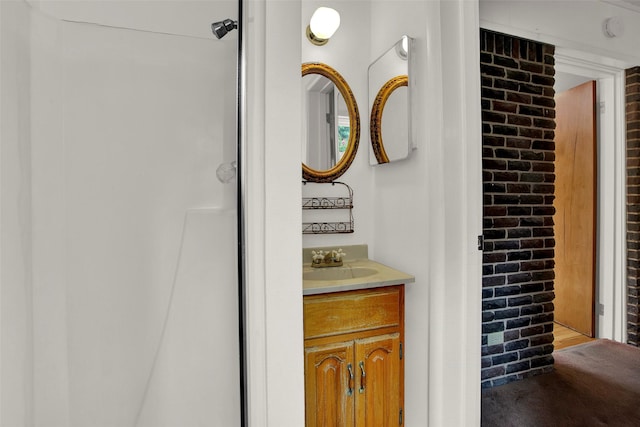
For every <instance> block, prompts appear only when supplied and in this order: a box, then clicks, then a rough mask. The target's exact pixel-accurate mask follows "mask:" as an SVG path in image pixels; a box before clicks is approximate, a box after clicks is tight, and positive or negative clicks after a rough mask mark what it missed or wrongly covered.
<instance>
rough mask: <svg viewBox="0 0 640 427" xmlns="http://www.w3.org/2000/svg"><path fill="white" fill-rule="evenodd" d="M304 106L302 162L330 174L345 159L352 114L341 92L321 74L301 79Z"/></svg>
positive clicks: (309, 75) (308, 75)
mask: <svg viewBox="0 0 640 427" xmlns="http://www.w3.org/2000/svg"><path fill="white" fill-rule="evenodd" d="M302 86H303V88H304V90H303V96H304V98H305V99H304V102H303V103H302V105H303V108H304V114H303V120H304V121H305V123H304V126H303V129H306V132H305V133H306V144H303V145H302V161H303V162H304V163H305V164H306V165H307V166H309V167H310V168H312V169H316V170H328V169H331V168H333V167H335V165H336V164H337V163H338V162H339V161H340V159H342V156H343V155H344V153H345V151H346V150H347V145H348V143H349V129H350V127H349V111H347V104H346V103H345V102H344V98H343V97H342V94H341V93H340V91H339V90H338V89H337V88H336V86H335V85H334V84H333V82H332V81H331V80H329V79H328V78H327V77H325V76H322V75H320V74H307V75H306V76H304V77H303V78H302Z"/></svg>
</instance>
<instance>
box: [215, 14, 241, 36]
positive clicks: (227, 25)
mask: <svg viewBox="0 0 640 427" xmlns="http://www.w3.org/2000/svg"><path fill="white" fill-rule="evenodd" d="M236 28H238V21H233V20H231V19H225V20H224V21H218V22H214V23H213V24H211V31H213V34H215V36H216V37H217V38H219V39H221V38H223V37H224V36H225V35H227V33H228V32H229V31H232V30H235V29H236Z"/></svg>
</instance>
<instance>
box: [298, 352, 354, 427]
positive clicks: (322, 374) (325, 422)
mask: <svg viewBox="0 0 640 427" xmlns="http://www.w3.org/2000/svg"><path fill="white" fill-rule="evenodd" d="M353 356H354V345H353V341H349V342H343V343H336V344H327V345H322V346H317V347H310V348H306V349H305V369H304V372H305V413H306V424H305V425H306V427H355V426H354V394H355V393H356V391H355V390H354V389H355V373H356V371H355V368H356V367H355V365H354V363H353Z"/></svg>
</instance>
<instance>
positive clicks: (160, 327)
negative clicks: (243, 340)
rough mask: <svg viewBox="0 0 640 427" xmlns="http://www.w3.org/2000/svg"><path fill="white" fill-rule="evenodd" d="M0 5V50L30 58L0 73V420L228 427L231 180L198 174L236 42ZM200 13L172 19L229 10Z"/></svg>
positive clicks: (225, 143) (232, 358) (228, 93)
mask: <svg viewBox="0 0 640 427" xmlns="http://www.w3.org/2000/svg"><path fill="white" fill-rule="evenodd" d="M3 3H4V2H3ZM10 3H12V5H11V6H10V7H9V6H5V5H3V6H2V8H3V9H2V20H3V21H2V24H3V28H2V36H3V39H2V40H3V48H4V47H5V46H4V44H5V40H6V37H5V35H6V33H7V31H9V29H6V28H5V26H4V24H5V22H6V21H9V20H15V19H17V18H19V19H21V20H22V21H18V22H22V23H23V24H25V25H24V27H23V28H19V25H17V24H16V28H15V32H14V35H15V44H13V45H11V46H10V47H12V48H13V51H14V52H15V54H16V55H22V56H24V55H25V50H24V47H25V46H26V48H28V49H29V50H30V54H27V55H26V59H25V60H24V61H21V62H20V63H18V64H16V65H12V66H9V65H7V64H8V63H9V62H8V61H9V60H10V59H11V58H7V56H6V55H7V53H8V52H10V51H7V50H6V49H3V52H2V55H3V56H2V62H3V65H2V67H3V68H2V71H3V85H2V96H3V100H4V99H5V94H7V91H12V92H11V93H9V94H10V95H11V96H10V98H9V100H13V101H15V105H10V106H9V107H10V108H13V107H16V106H17V107H20V108H17V110H16V113H15V114H19V115H20V117H22V118H23V119H22V120H17V119H15V117H14V116H15V114H14V115H10V114H9V113H8V112H7V110H6V108H3V112H2V121H3V122H2V129H3V135H2V146H1V152H0V154H1V155H2V157H1V158H2V164H1V165H2V185H3V187H2V189H3V192H2V199H1V203H2V205H1V206H2V213H3V218H2V230H1V232H2V265H1V267H2V283H1V285H2V352H3V353H2V356H3V359H2V368H3V370H2V371H3V372H2V392H3V393H2V420H0V421H1V422H0V424H1V425H3V426H4V425H8V426H9V425H11V426H22V425H31V424H32V423H33V425H36V426H46V427H55V426H92V427H101V426H117V427H120V426H122V427H124V426H135V425H139V426H145V425H148V426H154V427H156V426H161V425H183V426H186V427H191V426H199V425H227V423H229V425H230V424H231V423H234V421H235V420H236V419H237V416H238V410H239V406H238V401H239V398H238V396H239V392H237V389H238V380H237V370H238V366H237V364H238V350H237V308H236V307H237V303H236V300H235V298H236V286H237V283H236V282H237V280H236V278H235V274H236V267H235V235H234V233H233V230H234V229H235V214H234V213H233V209H234V206H235V185H233V184H231V185H223V184H221V183H220V182H219V181H218V180H217V178H216V175H215V169H216V167H217V166H218V165H219V164H220V163H223V162H229V161H232V160H234V159H235V66H236V54H235V36H231V37H228V38H227V40H223V41H218V40H215V38H213V36H211V37H209V36H207V37H200V36H199V35H198V34H176V32H178V33H179V32H180V31H179V30H180V29H179V28H175V27H172V28H168V27H164V28H165V31H162V30H163V27H162V22H155V24H154V26H153V28H149V27H148V25H146V26H145V25H140V26H138V27H139V28H135V27H136V25H135V22H132V21H131V18H130V17H131V13H130V8H129V9H127V7H126V6H128V5H134V4H137V5H139V4H140V3H147V2H59V4H60V5H63V6H64V7H63V9H64V10H63V12H64V13H70V11H72V10H75V9H77V10H79V12H78V14H71V15H69V16H51V11H52V10H54V9H55V7H53V6H55V4H56V3H53V2H52V3H49V4H48V5H47V6H46V7H43V10H40V9H38V7H37V6H38V4H37V3H34V4H35V6H32V7H30V6H29V5H27V4H26V3H23V2H21V1H11V2H10ZM45 3H48V2H45ZM74 3H75V4H77V5H78V6H77V7H76V6H74ZM109 3H111V5H110V8H109V13H106V12H105V10H106V9H104V8H101V7H97V8H96V9H95V10H93V11H91V13H87V12H86V11H85V10H84V9H83V7H84V6H86V5H87V4H94V6H95V5H98V6H100V5H102V6H106V5H107V4H109ZM114 3H116V4H117V3H120V4H121V5H122V10H121V11H118V9H117V6H115V7H114V6H113V4H114ZM169 3H178V2H169ZM193 3H194V4H195V3H198V2H193ZM199 3H202V2H199ZM212 3H213V5H210V7H209V9H210V10H209V12H210V16H209V17H204V18H203V16H201V15H202V12H203V10H202V7H201V6H198V7H197V8H191V9H190V8H189V7H188V4H189V2H185V4H187V7H186V9H181V10H182V12H181V13H182V14H184V13H185V10H186V11H189V10H192V11H194V12H195V11H196V10H197V11H198V15H197V17H196V16H195V15H194V16H191V18H192V19H193V20H194V21H198V20H202V19H207V21H208V23H210V22H211V21H214V20H217V19H223V18H226V17H229V16H231V17H234V16H235V15H236V14H237V11H236V6H235V3H234V2H224V3H223V2H212ZM159 4H164V5H165V6H163V7H166V5H167V4H168V3H166V2H159ZM43 5H44V3H43ZM150 7H151V6H150ZM47 8H49V9H47ZM74 8H75V9H74ZM96 10H97V12H96ZM55 12H56V13H58V12H60V11H59V10H55ZM147 12H148V14H149V16H151V17H154V16H155V17H158V16H161V15H162V14H157V13H154V12H153V11H152V10H148V11H147ZM7 14H9V15H10V16H6V15H7ZM100 14H103V15H100ZM166 14H169V15H170V13H168V12H167V13H165V15H166ZM134 15H135V14H134ZM140 15H141V16H142V14H140ZM118 16H120V17H121V18H122V19H123V20H121V21H118ZM162 16H164V15H162ZM102 17H104V18H105V21H104V22H100V21H101V18H102ZM125 17H126V19H124V18H125ZM61 18H65V19H79V18H82V19H86V20H87V21H89V22H97V23H101V24H106V25H115V26H116V27H117V26H125V25H126V26H133V27H134V29H124V28H114V27H109V26H102V25H95V24H85V23H75V22H65V21H63V20H62V19H61ZM151 21H152V22H153V19H151ZM12 22H13V21H12ZM140 22H141V21H140ZM208 23H207V27H208ZM25 28H26V30H25ZM147 30H153V31H159V32H150V31H147ZM205 31H207V32H208V28H205ZM162 32H166V33H172V34H162ZM202 33H203V34H204V32H202ZM27 53H28V52H27ZM12 67H13V68H12ZM15 67H22V68H21V69H19V70H16V69H15ZM7 71H9V72H12V71H13V72H14V74H15V76H17V77H20V78H21V79H22V80H26V83H24V84H23V85H22V86H19V87H18V88H22V91H20V90H16V89H15V88H12V87H11V83H13V82H12V81H9V82H8V83H7V79H6V78H5V76H6V72H7ZM5 83H7V84H5ZM18 92H19V93H18ZM25 105H26V107H25ZM3 107H5V105H4V104H3ZM8 119H14V120H9V122H10V123H15V124H16V125H15V126H14V127H13V128H12V129H14V130H15V132H14V133H19V134H20V136H21V138H18V139H15V138H11V137H12V136H13V135H7V133H8V132H7V131H5V124H6V123H7V121H8ZM25 123H26V124H25ZM7 129H11V128H7ZM5 136H8V137H7V138H5ZM16 160H18V163H17V166H19V167H16V166H14V167H13V168H12V167H11V166H10V165H12V164H16V162H15V161H16ZM16 177H20V180H19V181H15V180H12V179H13V178H16ZM14 212H17V213H14ZM21 218H22V219H21ZM16 225H19V228H17V229H16V227H15V226H16ZM17 244H20V245H17ZM19 248H21V249H22V251H21V252H17V251H18V249H19ZM16 257H20V258H21V259H20V263H19V265H21V266H24V268H22V269H18V268H16V267H15V266H16V263H15V261H16ZM8 274H10V275H11V276H7V275H8ZM16 303H17V304H16ZM165 321H166V324H165ZM10 324H13V325H18V326H19V329H18V330H15V326H14V327H10V326H9V325H10ZM14 343H18V344H19V346H17V347H15V346H14V347H13V349H11V348H10V347H7V346H6V345H5V344H14ZM23 356H25V357H23ZM19 359H20V363H21V364H22V370H21V371H18V373H16V374H11V376H10V377H8V376H7V372H13V371H14V368H15V367H16V366H15V363H17V362H18V360H19ZM30 360H32V362H30ZM207 362H208V363H207ZM7 381H9V382H7ZM31 384H33V386H31ZM211 384H215V385H216V386H217V387H218V391H216V389H215V388H212V387H211ZM15 386H20V390H21V393H20V396H15V395H14V396H10V395H9V394H8V393H10V392H11V390H14V387H15ZM220 390H224V393H223V394H221V392H220ZM178 397H181V399H179V398H178ZM190 397H193V399H190ZM16 403H19V408H18V409H15V410H14V409H9V408H11V407H12V406H13V405H14V404H16ZM222 408H223V409H224V410H222ZM224 417H227V418H226V419H227V420H228V421H225V418H224ZM162 420H164V421H162ZM161 421H162V422H164V423H165V424H162V422H161ZM176 422H178V424H176ZM166 423H168V424H166Z"/></svg>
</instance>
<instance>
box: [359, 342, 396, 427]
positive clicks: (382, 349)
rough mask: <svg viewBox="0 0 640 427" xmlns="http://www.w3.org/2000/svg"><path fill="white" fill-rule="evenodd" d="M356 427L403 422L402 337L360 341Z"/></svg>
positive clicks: (378, 426)
mask: <svg viewBox="0 0 640 427" xmlns="http://www.w3.org/2000/svg"><path fill="white" fill-rule="evenodd" d="M356 361H357V364H358V365H357V373H356V377H357V381H356V383H357V386H356V425H357V426H358V427H381V426H384V427H391V426H397V425H399V423H400V381H399V378H400V364H401V360H400V334H398V333H395V334H387V335H382V336H378V337H373V338H365V339H359V340H356Z"/></svg>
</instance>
